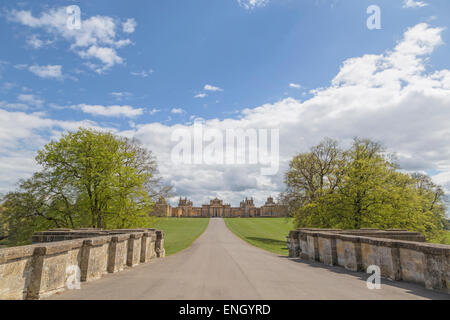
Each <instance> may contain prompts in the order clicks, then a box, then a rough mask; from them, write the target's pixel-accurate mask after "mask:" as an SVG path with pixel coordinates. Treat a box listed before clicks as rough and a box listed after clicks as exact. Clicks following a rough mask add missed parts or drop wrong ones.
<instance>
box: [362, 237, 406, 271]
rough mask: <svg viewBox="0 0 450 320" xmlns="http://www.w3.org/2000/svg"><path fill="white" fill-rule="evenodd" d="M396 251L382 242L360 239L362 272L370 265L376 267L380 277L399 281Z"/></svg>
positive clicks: (388, 244)
mask: <svg viewBox="0 0 450 320" xmlns="http://www.w3.org/2000/svg"><path fill="white" fill-rule="evenodd" d="M396 254H397V249H396V248H392V247H391V244H390V243H388V242H383V241H381V242H380V241H375V240H369V239H361V264H362V268H363V270H367V268H368V267H369V266H371V265H375V266H378V267H379V268H380V271H381V276H383V277H386V278H388V279H392V280H398V279H399V269H398V268H399V267H398V262H397V260H396V259H397V258H396V256H395V255H396Z"/></svg>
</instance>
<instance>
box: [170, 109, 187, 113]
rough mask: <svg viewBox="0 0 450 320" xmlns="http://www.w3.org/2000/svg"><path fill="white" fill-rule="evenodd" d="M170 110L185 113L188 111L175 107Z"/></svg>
mask: <svg viewBox="0 0 450 320" xmlns="http://www.w3.org/2000/svg"><path fill="white" fill-rule="evenodd" d="M170 112H171V113H173V114H183V113H185V112H186V111H184V110H183V109H181V108H173V109H172V110H170Z"/></svg>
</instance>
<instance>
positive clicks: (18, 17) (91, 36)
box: [7, 7, 135, 72]
mask: <svg viewBox="0 0 450 320" xmlns="http://www.w3.org/2000/svg"><path fill="white" fill-rule="evenodd" d="M7 18H8V20H9V21H13V22H16V23H20V24H22V25H24V26H28V27H30V28H32V29H38V28H40V29H44V30H46V31H47V32H48V33H49V34H51V35H53V36H55V37H59V38H63V39H65V40H67V41H69V42H70V49H71V50H73V51H75V52H77V53H78V54H79V55H80V56H81V57H82V58H85V59H97V60H99V61H100V63H102V64H103V65H102V68H96V71H97V72H99V71H102V69H103V71H104V70H106V69H108V68H110V67H112V66H113V65H115V64H120V63H122V62H123V58H121V57H120V56H119V55H118V54H117V52H116V48H120V47H122V46H124V45H127V44H130V43H131V41H130V40H129V39H119V38H118V36H117V32H116V31H117V27H118V25H119V22H118V21H116V20H115V19H113V18H111V17H108V16H92V17H90V18H87V19H85V20H83V21H82V23H81V28H80V29H71V28H67V18H68V16H67V13H66V7H61V8H53V9H49V10H47V11H44V12H42V13H41V15H40V16H39V17H36V16H34V15H33V14H32V13H31V11H27V10H12V11H9V12H8V15H7ZM125 24H126V26H127V27H126V28H125V27H123V28H124V31H125V29H126V30H127V31H131V26H132V24H133V21H132V19H131V20H130V19H129V20H127V22H125ZM134 26H135V24H134ZM125 32H126V31H125ZM128 33H130V32H128ZM31 43H32V45H35V46H38V47H40V46H42V43H41V42H40V40H38V39H37V38H35V39H34V41H32V42H31Z"/></svg>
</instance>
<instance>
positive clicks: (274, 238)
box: [225, 218, 295, 256]
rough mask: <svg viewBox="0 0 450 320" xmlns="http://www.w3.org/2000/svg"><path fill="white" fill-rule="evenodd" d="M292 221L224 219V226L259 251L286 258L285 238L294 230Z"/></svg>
mask: <svg viewBox="0 0 450 320" xmlns="http://www.w3.org/2000/svg"><path fill="white" fill-rule="evenodd" d="M292 222H293V220H292V219H286V218H226V219H225V224H226V225H227V227H228V229H230V230H231V232H233V233H234V234H235V235H237V236H238V237H239V238H241V239H243V240H245V241H247V242H248V243H250V244H251V245H254V246H256V247H259V248H261V249H264V250H267V251H270V252H273V253H277V254H280V255H284V256H287V255H288V248H287V246H286V237H287V236H288V234H289V231H291V230H294V229H295V228H294V225H293V224H292Z"/></svg>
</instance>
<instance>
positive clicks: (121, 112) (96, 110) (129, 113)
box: [76, 104, 144, 118]
mask: <svg viewBox="0 0 450 320" xmlns="http://www.w3.org/2000/svg"><path fill="white" fill-rule="evenodd" d="M76 107H78V108H79V109H80V110H81V111H83V112H84V113H88V114H91V115H94V116H103V117H127V118H134V117H137V116H140V115H142V114H143V113H144V110H143V109H142V108H133V107H131V106H102V105H88V104H79V105H78V106H76Z"/></svg>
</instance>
